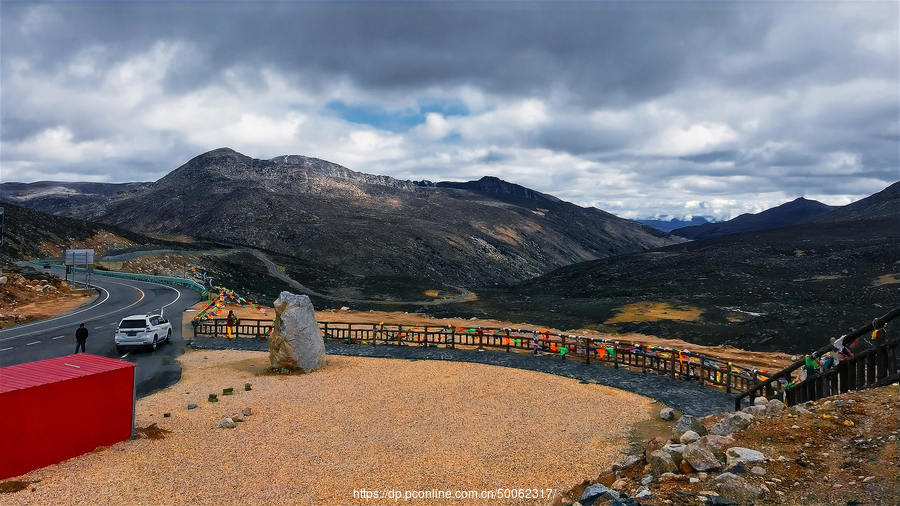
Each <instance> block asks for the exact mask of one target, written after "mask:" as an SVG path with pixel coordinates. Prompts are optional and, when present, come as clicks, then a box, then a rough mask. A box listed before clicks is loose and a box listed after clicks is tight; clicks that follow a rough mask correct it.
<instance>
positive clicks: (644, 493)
mask: <svg viewBox="0 0 900 506" xmlns="http://www.w3.org/2000/svg"><path fill="white" fill-rule="evenodd" d="M651 497H653V493H652V492H650V489H649V488H647V487H641V488H640V489H639V490H638V491H637V492H635V493H634V498H635V499H650V498H651Z"/></svg>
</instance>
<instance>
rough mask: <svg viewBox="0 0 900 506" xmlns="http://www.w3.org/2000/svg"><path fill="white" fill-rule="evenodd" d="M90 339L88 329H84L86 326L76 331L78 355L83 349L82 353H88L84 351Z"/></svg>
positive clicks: (82, 325) (76, 351)
mask: <svg viewBox="0 0 900 506" xmlns="http://www.w3.org/2000/svg"><path fill="white" fill-rule="evenodd" d="M87 338H88V329H86V328H84V324H83V323H82V324H81V326H79V327H78V330H76V331H75V353H78V350H79V349H81V351H82V353H87V352H86V351H85V349H84V344H85V343H86V342H87Z"/></svg>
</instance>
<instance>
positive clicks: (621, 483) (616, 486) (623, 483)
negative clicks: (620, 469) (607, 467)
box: [612, 478, 628, 490]
mask: <svg viewBox="0 0 900 506" xmlns="http://www.w3.org/2000/svg"><path fill="white" fill-rule="evenodd" d="M627 486H628V480H626V479H625V478H619V479H618V480H616V481H614V482H613V484H612V489H613V490H622V489H623V488H625V487H627Z"/></svg>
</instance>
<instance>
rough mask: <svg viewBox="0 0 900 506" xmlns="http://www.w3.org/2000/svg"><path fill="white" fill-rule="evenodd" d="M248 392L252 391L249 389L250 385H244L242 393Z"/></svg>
mask: <svg viewBox="0 0 900 506" xmlns="http://www.w3.org/2000/svg"><path fill="white" fill-rule="evenodd" d="M250 390H253V388H251V387H250V383H244V391H246V392H249V391H250Z"/></svg>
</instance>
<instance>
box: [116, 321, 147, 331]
mask: <svg viewBox="0 0 900 506" xmlns="http://www.w3.org/2000/svg"><path fill="white" fill-rule="evenodd" d="M146 326H147V322H146V320H122V323H120V324H119V328H123V329H142V328H144V327H146Z"/></svg>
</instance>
